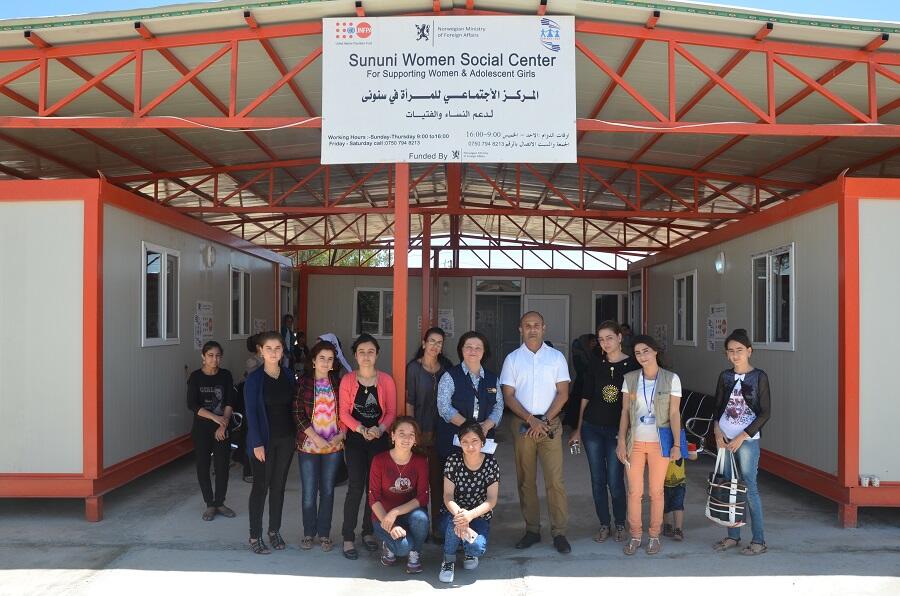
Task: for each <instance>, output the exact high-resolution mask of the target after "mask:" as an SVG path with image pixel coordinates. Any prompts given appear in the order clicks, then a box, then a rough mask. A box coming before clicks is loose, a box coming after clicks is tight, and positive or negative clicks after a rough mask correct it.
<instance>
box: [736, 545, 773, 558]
mask: <svg viewBox="0 0 900 596" xmlns="http://www.w3.org/2000/svg"><path fill="white" fill-rule="evenodd" d="M767 550H769V547H768V546H766V545H765V543H763V542H751V543H750V544H749V545H747V546H745V547H744V548H743V549H741V554H742V555H747V556H748V557H755V556H756V555H761V554H763V553H764V552H766V551H767Z"/></svg>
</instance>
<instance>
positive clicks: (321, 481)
mask: <svg viewBox="0 0 900 596" xmlns="http://www.w3.org/2000/svg"><path fill="white" fill-rule="evenodd" d="M297 457H298V458H299V462H298V463H299V465H300V484H301V490H300V493H301V495H302V498H301V501H300V505H301V511H302V513H303V535H304V536H313V537H315V536H318V537H319V538H329V537H330V534H331V515H332V513H333V511H334V481H335V480H336V479H337V472H338V468H340V466H341V458H342V457H344V454H343V453H341V452H340V451H338V452H335V453H302V452H301V453H300V454H299V455H298V456H297Z"/></svg>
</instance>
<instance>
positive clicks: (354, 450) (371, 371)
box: [338, 333, 397, 560]
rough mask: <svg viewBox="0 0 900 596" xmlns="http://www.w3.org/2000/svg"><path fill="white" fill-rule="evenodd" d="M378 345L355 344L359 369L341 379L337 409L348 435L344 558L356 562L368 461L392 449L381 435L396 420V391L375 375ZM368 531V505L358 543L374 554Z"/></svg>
mask: <svg viewBox="0 0 900 596" xmlns="http://www.w3.org/2000/svg"><path fill="white" fill-rule="evenodd" d="M379 349H380V348H379V345H378V341H376V340H375V338H374V337H372V336H371V335H369V334H368V333H363V334H362V335H360V336H359V337H358V338H356V341H355V342H353V354H354V356H356V362H357V363H358V364H359V370H357V371H356V373H355V374H347V375H345V376H344V377H343V378H342V379H341V387H340V390H339V394H340V395H339V399H338V403H339V409H338V411H339V412H340V420H341V427H342V429H343V430H344V432H345V433H346V435H347V438H346V440H345V441H344V460H345V461H346V462H347V476H348V486H347V498H346V500H345V501H344V524H343V528H342V529H341V533H342V534H343V537H344V547H343V551H344V556H345V557H347V558H348V559H351V560H355V559H358V558H359V553H358V552H356V548H355V546H354V540H355V538H356V536H355V532H356V523H357V521H358V520H359V504H360V501H361V500H362V498H363V495H364V494H365V492H366V485H367V483H368V480H369V468H370V467H371V466H372V459H373V458H374V457H375V456H376V455H378V454H379V453H381V452H382V451H387V450H388V449H389V448H390V444H389V442H388V437H387V435H385V431H387V429H388V428H389V427H390V426H391V424H392V423H393V422H394V418H396V416H397V413H396V412H397V387H396V385H394V379H392V378H391V376H390V375H389V374H387V373H383V372H381V371H380V370H376V369H375V362H376V361H377V360H378V351H379ZM373 531H374V530H373V528H372V510H371V509H370V507H369V503H368V501H367V502H366V507H365V512H364V513H363V522H362V539H363V544H364V545H365V547H366V550H369V551H371V552H374V551H376V550H377V549H378V543H377V542H376V541H375V537H374V536H373V535H372V534H373Z"/></svg>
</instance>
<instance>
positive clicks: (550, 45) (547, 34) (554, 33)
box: [541, 18, 560, 52]
mask: <svg viewBox="0 0 900 596" xmlns="http://www.w3.org/2000/svg"><path fill="white" fill-rule="evenodd" d="M559 31H560V29H559V23H557V22H556V21H554V20H552V19H547V18H541V45H542V46H544V47H545V48H547V49H548V50H552V51H554V52H558V51H559V49H560V45H559V40H560V37H559Z"/></svg>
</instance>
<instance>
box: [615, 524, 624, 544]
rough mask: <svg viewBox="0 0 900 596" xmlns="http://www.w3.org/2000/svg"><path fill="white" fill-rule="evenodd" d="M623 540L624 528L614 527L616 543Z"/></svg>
mask: <svg viewBox="0 0 900 596" xmlns="http://www.w3.org/2000/svg"><path fill="white" fill-rule="evenodd" d="M623 540H625V526H616V542H622V541H623Z"/></svg>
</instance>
